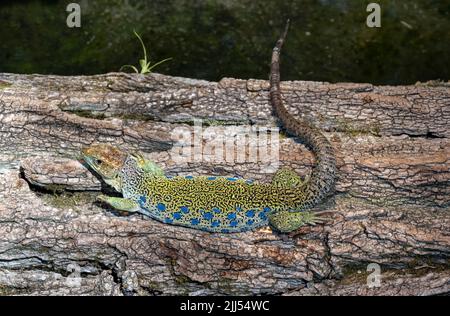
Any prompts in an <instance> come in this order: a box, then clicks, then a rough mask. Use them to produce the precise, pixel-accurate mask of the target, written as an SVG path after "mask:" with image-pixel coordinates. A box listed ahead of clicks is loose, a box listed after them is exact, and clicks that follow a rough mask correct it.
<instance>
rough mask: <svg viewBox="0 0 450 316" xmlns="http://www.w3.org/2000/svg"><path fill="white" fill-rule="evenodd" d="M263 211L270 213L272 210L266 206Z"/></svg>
mask: <svg viewBox="0 0 450 316" xmlns="http://www.w3.org/2000/svg"><path fill="white" fill-rule="evenodd" d="M263 211H264V212H270V211H271V209H270V207H268V206H266V207H265V208H264V209H263Z"/></svg>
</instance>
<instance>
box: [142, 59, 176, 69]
mask: <svg viewBox="0 0 450 316" xmlns="http://www.w3.org/2000/svg"><path fill="white" fill-rule="evenodd" d="M171 59H172V57H169V58H166V59H163V60H161V61H158V62H157V63H156V64H154V65H153V66H151V67H149V68H148V71H149V72H150V71H151V70H152V69H153V68H155V67H156V66H158V65H161V64H162V63H165V62H166V61H168V60H171Z"/></svg>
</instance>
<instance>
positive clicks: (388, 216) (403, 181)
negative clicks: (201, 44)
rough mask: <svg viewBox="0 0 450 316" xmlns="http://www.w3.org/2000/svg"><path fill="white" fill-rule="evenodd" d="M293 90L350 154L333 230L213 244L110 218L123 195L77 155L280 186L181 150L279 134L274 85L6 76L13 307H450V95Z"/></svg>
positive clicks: (3, 273)
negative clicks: (114, 298) (308, 300)
mask: <svg viewBox="0 0 450 316" xmlns="http://www.w3.org/2000/svg"><path fill="white" fill-rule="evenodd" d="M281 88H282V93H283V98H284V101H285V104H286V106H287V107H288V109H289V111H290V112H291V113H292V114H294V115H295V116H298V117H304V118H306V119H308V120H311V121H312V122H314V123H315V124H316V125H317V126H318V127H320V128H321V129H322V130H323V131H324V132H325V134H326V136H327V137H328V138H329V139H330V140H331V142H332V144H333V146H334V148H335V152H336V156H337V165H338V172H339V174H338V183H337V188H336V193H335V194H334V195H333V196H332V197H331V198H330V199H329V200H328V201H327V202H326V203H323V204H322V205H320V206H319V207H318V208H317V209H318V210H320V211H326V212H328V213H327V214H328V215H327V218H328V221H327V223H326V224H324V225H317V226H310V227H303V228H301V229H299V230H298V231H296V232H294V233H291V234H289V235H280V234H275V233H272V232H270V231H268V230H267V229H265V230H264V229H262V230H258V231H254V232H248V233H239V234H211V233H205V232H201V231H196V230H192V229H188V228H183V227H177V226H171V225H166V224H162V223H159V222H156V221H153V220H149V219H146V218H144V217H142V216H140V215H128V216H127V215H124V214H118V213H116V212H113V211H111V210H108V209H105V208H104V207H103V206H102V205H99V204H97V203H95V195H96V194H98V193H99V191H100V190H108V188H107V187H105V185H104V184H102V183H101V182H100V181H99V180H98V179H97V178H96V177H95V176H93V175H92V174H91V173H90V172H89V171H88V170H87V169H86V168H85V167H84V166H83V165H82V164H80V163H79V162H78V161H77V156H78V154H79V151H80V149H81V148H82V147H83V146H87V145H89V144H92V143H95V142H107V143H112V144H115V145H117V146H119V147H121V148H123V149H126V150H140V151H141V152H143V153H144V155H145V156H146V157H147V158H149V159H152V160H154V161H156V162H157V163H158V164H159V165H161V166H162V167H163V168H164V170H166V171H167V173H168V174H172V175H176V174H182V175H185V174H192V175H199V174H216V175H239V176H242V177H245V178H250V179H256V180H259V181H270V179H271V178H272V176H273V172H275V170H276V168H275V169H274V168H273V165H272V164H271V163H268V162H261V161H255V160H254V159H253V160H252V159H250V157H251V155H247V158H249V159H247V160H245V161H239V162H236V160H233V159H231V160H227V159H224V160H223V161H215V160H214V159H213V158H214V157H213V155H210V156H208V155H204V156H202V157H203V158H202V159H201V160H197V161H195V160H194V161H187V162H186V161H185V162H182V163H181V162H180V161H179V160H178V159H176V157H177V156H176V154H175V152H176V151H174V149H175V148H176V146H177V144H178V143H177V140H176V139H174V137H173V135H174V133H173V131H174V130H176V129H177V128H181V129H183V130H184V131H187V132H188V134H189V137H190V136H191V133H193V132H194V130H195V128H197V127H196V126H195V124H196V123H195V122H194V121H193V118H196V119H203V124H204V126H203V128H204V129H205V128H206V127H210V129H208V133H209V134H208V135H209V136H208V137H221V136H224V135H225V136H224V137H225V138H226V137H231V138H233V133H231V136H226V135H227V134H226V133H228V131H229V130H230V129H229V128H228V127H229V126H228V125H231V126H249V125H251V126H260V127H275V126H276V119H275V118H274V117H273V116H272V114H271V106H270V103H269V96H268V82H267V81H264V80H252V79H250V80H238V79H229V78H225V79H222V80H221V81H220V82H207V81H201V80H192V79H186V78H176V77H169V76H164V75H160V74H150V75H145V76H144V75H130V74H124V73H110V74H105V75H97V76H88V77H86V76H77V77H61V76H41V75H15V74H0V149H1V152H0V236H1V238H0V293H1V294H32V295H49V294H50V295H53V294H55V295H58V294H86V295H94V294H95V295H132V294H138V295H153V294H159V295H172V294H189V295H205V294H243V295H254V294H283V295H330V294H331V295H437V294H440V295H442V294H449V293H450V269H449V267H450V265H449V257H450V247H449V246H450V236H449V235H450V234H449V227H450V213H449V205H450V185H449V184H450V146H449V145H450V142H449V137H450V128H449V126H450V85H449V84H448V83H441V82H429V83H424V84H420V83H418V84H416V85H414V86H395V87H392V86H373V85H370V84H354V83H339V84H330V83H324V82H304V81H295V82H283V83H282V85H281ZM193 125H194V126H193ZM231 130H232V129H231ZM204 131H205V130H204ZM274 139H275V138H270V140H269V142H274V141H275V140H274ZM202 141H203V140H202ZM279 143H280V151H279V158H280V166H289V167H291V168H294V169H295V170H296V171H298V172H299V173H301V174H302V175H305V176H306V175H308V173H309V172H310V169H311V167H312V166H313V165H314V157H313V156H312V155H311V153H310V152H309V151H308V150H307V149H306V148H305V147H304V146H303V145H302V144H300V143H299V142H297V141H296V140H294V139H292V138H288V137H284V136H283V135H282V134H281V137H280V140H279ZM235 150H236V152H237V151H239V150H240V149H239V148H235ZM253 158H254V157H253ZM371 263H374V264H377V265H378V266H379V267H380V272H381V279H380V280H379V281H380V283H379V284H377V283H376V282H375V283H374V282H373V276H374V273H376V272H377V271H367V270H368V267H369V270H370V268H371V266H368V265H369V264H371ZM375 269H376V268H375Z"/></svg>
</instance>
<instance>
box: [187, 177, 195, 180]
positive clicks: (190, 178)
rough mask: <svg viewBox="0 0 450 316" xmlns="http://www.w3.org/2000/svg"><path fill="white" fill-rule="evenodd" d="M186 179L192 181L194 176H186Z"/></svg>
mask: <svg viewBox="0 0 450 316" xmlns="http://www.w3.org/2000/svg"><path fill="white" fill-rule="evenodd" d="M185 178H186V179H189V180H192V179H194V177H193V176H186V177H185Z"/></svg>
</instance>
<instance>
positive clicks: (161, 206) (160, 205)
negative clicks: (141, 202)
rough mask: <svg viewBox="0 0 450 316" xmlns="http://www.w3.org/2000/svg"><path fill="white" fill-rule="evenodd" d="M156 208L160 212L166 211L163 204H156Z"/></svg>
mask: <svg viewBox="0 0 450 316" xmlns="http://www.w3.org/2000/svg"><path fill="white" fill-rule="evenodd" d="M156 207H157V208H158V210H160V211H165V210H166V205H165V204H164V203H158V205H156Z"/></svg>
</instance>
